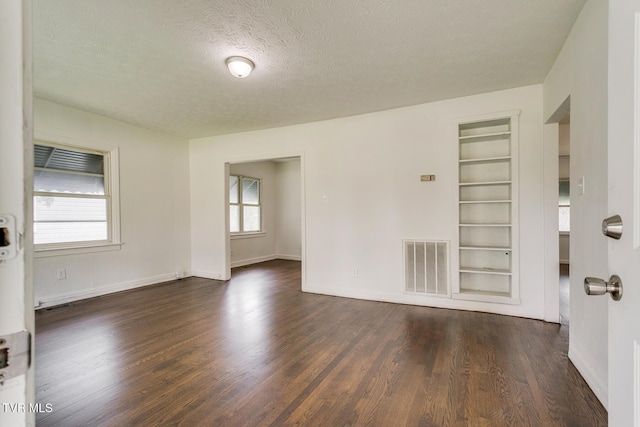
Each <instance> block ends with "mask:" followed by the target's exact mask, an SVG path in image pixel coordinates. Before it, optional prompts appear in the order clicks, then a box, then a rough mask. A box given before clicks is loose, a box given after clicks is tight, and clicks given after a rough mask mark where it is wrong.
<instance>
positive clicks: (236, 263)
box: [231, 254, 302, 268]
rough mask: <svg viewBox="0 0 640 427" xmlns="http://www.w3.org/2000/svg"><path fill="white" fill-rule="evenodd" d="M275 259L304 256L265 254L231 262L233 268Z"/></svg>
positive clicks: (291, 258) (289, 259) (298, 258)
mask: <svg viewBox="0 0 640 427" xmlns="http://www.w3.org/2000/svg"><path fill="white" fill-rule="evenodd" d="M274 259H284V260H288V261H302V257H301V256H300V255H283V254H277V255H265V256H261V257H256V258H248V259H238V260H235V261H232V262H231V268H235V267H243V266H245V265H251V264H257V263H259V262H266V261H273V260H274Z"/></svg>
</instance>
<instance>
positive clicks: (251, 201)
mask: <svg viewBox="0 0 640 427" xmlns="http://www.w3.org/2000/svg"><path fill="white" fill-rule="evenodd" d="M228 183H229V188H228V197H227V203H228V206H229V224H228V237H227V238H228V239H229V241H228V247H229V254H228V256H229V265H230V267H231V268H234V267H241V266H247V265H251V264H256V263H260V262H265V261H271V260H275V259H284V260H292V261H302V171H301V159H300V157H287V158H274V159H266V160H259V161H249V162H238V163H229V165H228Z"/></svg>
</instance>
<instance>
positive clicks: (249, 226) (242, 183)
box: [229, 175, 262, 234]
mask: <svg viewBox="0 0 640 427" xmlns="http://www.w3.org/2000/svg"><path fill="white" fill-rule="evenodd" d="M260 186H261V180H260V179H256V178H249V177H246V176H240V175H230V176H229V231H230V232H231V233H233V234H241V233H258V232H260V231H262V212H261V210H262V206H261V203H260V201H261V195H260V192H261V188H260Z"/></svg>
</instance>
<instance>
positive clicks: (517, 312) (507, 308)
mask: <svg viewBox="0 0 640 427" xmlns="http://www.w3.org/2000/svg"><path fill="white" fill-rule="evenodd" d="M302 291H303V292H308V293H312V294H319V295H330V296H336V297H343V298H354V299H360V300H366V301H378V302H391V303H397V304H408V305H417V306H421V307H434V308H448V309H453V310H465V311H480V312H484V313H495V314H504V315H507V316H516V317H526V318H529V319H536V320H544V313H542V311H540V312H537V313H533V312H529V311H525V310H524V308H523V306H522V305H515V304H495V303H487V302H483V301H466V300H459V299H453V298H442V297H437V296H435V295H429V294H415V293H408V294H397V293H394V292H379V291H371V290H363V289H353V288H351V289H349V288H345V287H340V286H332V287H331V288H327V287H319V286H313V285H311V286H309V285H305V286H303V287H302Z"/></svg>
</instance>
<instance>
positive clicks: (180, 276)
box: [176, 270, 184, 280]
mask: <svg viewBox="0 0 640 427" xmlns="http://www.w3.org/2000/svg"><path fill="white" fill-rule="evenodd" d="M176 279H178V280H180V279H184V271H182V270H178V271H176Z"/></svg>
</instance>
